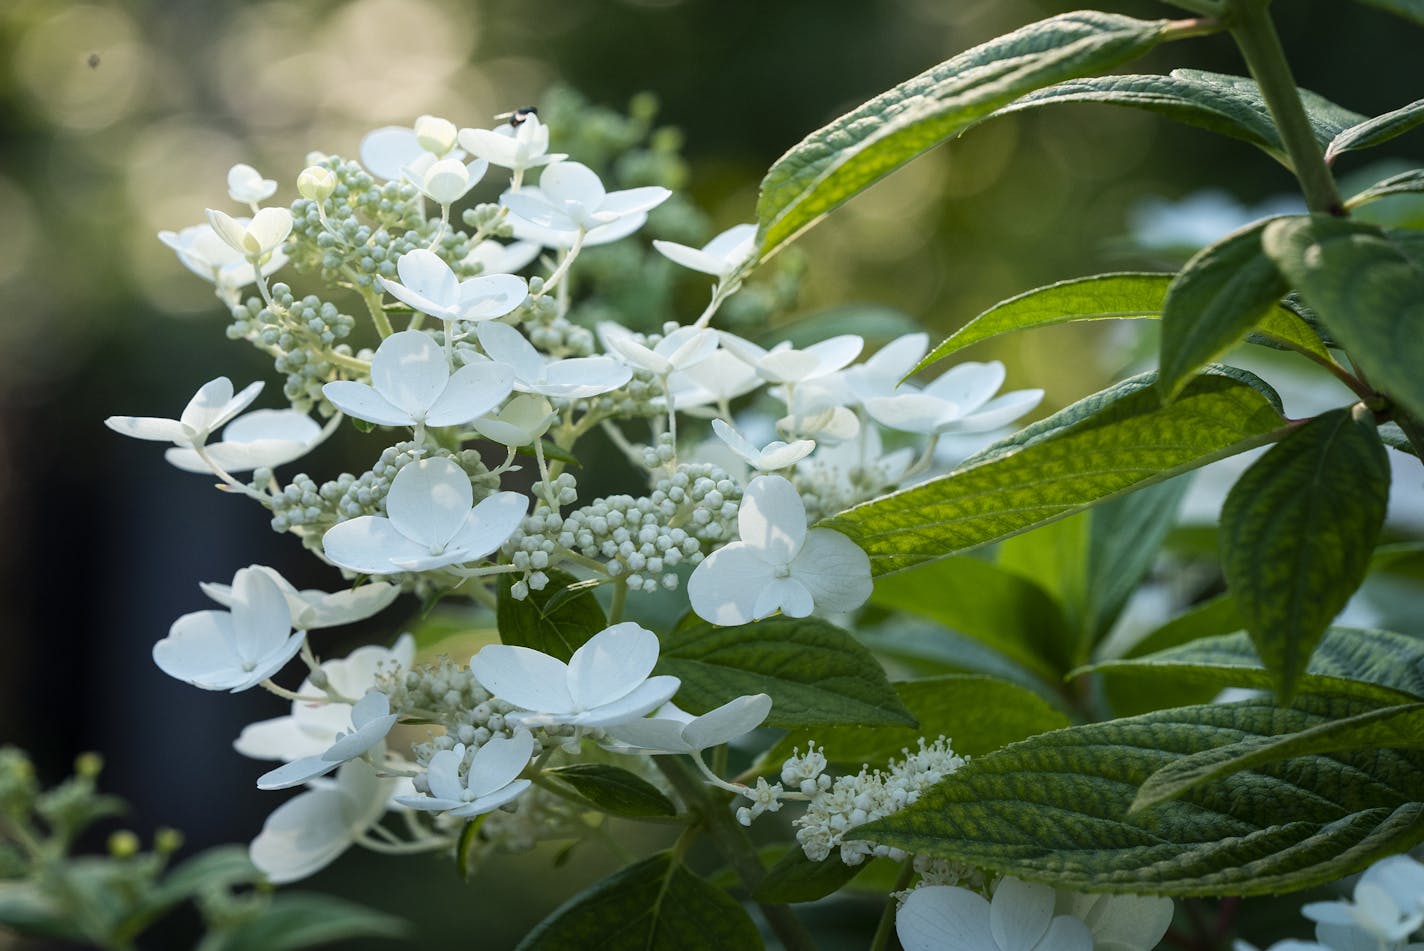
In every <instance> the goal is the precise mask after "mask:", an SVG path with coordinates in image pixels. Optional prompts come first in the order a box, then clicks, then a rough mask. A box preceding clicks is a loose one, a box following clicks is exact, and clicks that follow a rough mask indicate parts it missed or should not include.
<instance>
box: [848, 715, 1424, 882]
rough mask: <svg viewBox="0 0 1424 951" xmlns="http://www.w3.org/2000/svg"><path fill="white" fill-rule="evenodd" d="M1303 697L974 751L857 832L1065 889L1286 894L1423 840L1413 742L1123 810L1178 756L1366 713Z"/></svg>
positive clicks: (1264, 772) (1288, 766) (1098, 726)
mask: <svg viewBox="0 0 1424 951" xmlns="http://www.w3.org/2000/svg"><path fill="white" fill-rule="evenodd" d="M1297 704H1298V705H1297V706H1296V707H1294V708H1289V709H1282V708H1280V707H1277V706H1275V705H1274V704H1272V703H1269V702H1267V701H1265V700H1256V701H1244V702H1241V703H1228V704H1206V705H1202V706H1194V707H1181V708H1178V709H1174V710H1162V711H1158V712H1156V713H1149V714H1145V715H1143V716H1139V717H1132V718H1129V719H1124V720H1113V721H1109V722H1107V723H1095V724H1090V725H1087V726H1076V727H1070V728H1068V729H1066V730H1059V731H1057V732H1054V733H1047V734H1044V735H1042V736H1036V737H1033V738H1031V739H1028V740H1025V741H1023V742H1022V743H1015V744H1014V745H1013V746H1009V747H1006V748H1005V749H1002V750H999V751H997V752H994V753H990V754H988V755H987V756H980V757H975V758H974V759H971V760H970V761H969V762H968V763H967V764H965V765H964V766H963V767H961V768H960V769H959V770H958V771H957V772H955V773H953V774H951V775H950V776H948V777H946V778H945V779H944V781H943V782H941V783H939V784H938V785H936V786H935V787H934V788H932V789H930V790H928V791H927V792H925V793H924V794H923V795H922V796H921V797H920V799H919V800H918V801H917V802H915V803H914V804H913V805H911V806H909V807H908V808H906V809H903V810H901V811H900V812H897V813H895V814H894V815H892V816H889V817H887V818H885V819H880V820H877V821H875V822H872V823H869V824H867V825H865V826H861V827H860V828H859V829H857V830H856V835H857V836H858V837H863V838H865V839H869V840H871V841H874V842H879V843H882V844H885V845H891V846H896V847H898V848H902V849H906V850H907V851H912V852H916V853H921V854H928V855H933V856H937V857H940V858H945V859H952V860H956V861H961V862H967V863H969V864H971V865H978V866H983V867H985V868H990V869H993V870H995V871H998V872H1003V873H1005V874H1009V875H1014V876H1016V877H1018V878H1023V879H1027V880H1029V881H1039V882H1048V883H1050V884H1052V885H1055V886H1059V887H1064V888H1075V889H1084V890H1088V889H1091V890H1092V891H1106V892H1128V893H1134V892H1135V893H1141V892H1144V891H1149V892H1153V893H1156V894H1166V895H1264V894H1274V893H1278V892H1283V891H1293V890H1296V889H1300V888H1306V887H1309V886H1312V885H1320V884H1324V883H1325V882H1330V881H1333V880H1335V879H1337V878H1339V877H1341V876H1343V875H1348V874H1350V873H1352V872H1355V871H1358V870H1360V869H1361V868H1364V867H1365V866H1366V865H1368V864H1369V863H1370V862H1372V861H1374V860H1375V859H1378V858H1381V857H1383V856H1385V855H1390V854H1394V853H1397V852H1399V851H1400V850H1401V849H1407V848H1409V847H1410V846H1412V845H1414V844H1415V843H1417V842H1419V841H1421V840H1424V752H1420V751H1417V750H1407V751H1396V750H1372V751H1369V752H1365V753H1351V752H1338V753H1331V754H1327V755H1323V756H1312V757H1308V758H1306V759H1304V760H1297V759H1290V760H1283V761H1279V762H1273V763H1266V764H1262V765H1261V766H1260V767H1259V768H1258V769H1257V770H1255V771H1254V772H1251V773H1240V774H1236V775H1232V776H1227V777H1225V778H1223V779H1220V780H1217V781H1214V782H1211V783H1207V784H1205V785H1202V786H1199V787H1197V788H1195V789H1192V790H1190V791H1188V792H1187V793H1186V794H1185V795H1184V796H1183V797H1182V798H1181V799H1177V800H1172V801H1170V802H1165V803H1163V804H1161V805H1160V806H1157V807H1156V808H1154V809H1151V810H1148V811H1146V812H1142V813H1138V814H1135V815H1129V813H1128V809H1129V807H1130V806H1131V804H1132V801H1133V798H1134V796H1135V795H1136V792H1137V788H1138V787H1139V786H1141V785H1142V783H1144V782H1145V781H1146V780H1147V777H1149V776H1151V775H1152V774H1153V773H1155V772H1156V771H1157V770H1159V769H1161V768H1162V767H1163V766H1166V765H1167V764H1169V763H1171V762H1173V761H1174V760H1176V759H1178V758H1179V757H1182V756H1190V755H1191V754H1193V753H1198V752H1201V751H1202V750H1207V749H1211V748H1213V747H1217V746H1222V745H1225V744H1228V743H1237V742H1240V741H1243V740H1247V739H1250V738H1251V737H1273V736H1282V735H1285V734H1291V733H1299V732H1300V731H1302V730H1307V729H1310V728H1311V727H1314V726H1317V725H1319V724H1321V723H1327V722H1331V721H1333V720H1337V719H1340V718H1342V717H1348V716H1353V715H1355V714H1357V713H1361V712H1364V711H1365V710H1368V709H1372V708H1373V707H1374V705H1373V704H1364V703H1361V701H1359V700H1355V699H1350V698H1343V697H1324V696H1318V695H1311V696H1304V695H1303V696H1301V697H1300V698H1299V700H1298V701H1297Z"/></svg>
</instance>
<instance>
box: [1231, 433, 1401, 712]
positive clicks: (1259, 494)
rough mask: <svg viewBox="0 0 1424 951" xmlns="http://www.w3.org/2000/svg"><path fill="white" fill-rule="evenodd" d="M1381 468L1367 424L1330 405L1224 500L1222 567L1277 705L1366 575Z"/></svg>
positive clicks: (1381, 505)
mask: <svg viewBox="0 0 1424 951" xmlns="http://www.w3.org/2000/svg"><path fill="white" fill-rule="evenodd" d="M1389 474H1390V473H1389V459H1388V458H1387V457H1386V455H1385V451H1384V446H1383V445H1382V444H1381V443H1380V441H1379V436H1377V435H1376V434H1375V430H1374V426H1373V425H1372V424H1371V422H1370V421H1369V420H1368V419H1356V418H1355V417H1354V415H1352V413H1351V411H1350V410H1347V409H1340V410H1332V411H1331V412H1329V413H1324V414H1322V415H1320V416H1317V417H1316V418H1315V419H1312V420H1310V421H1309V422H1307V423H1305V424H1304V425H1303V426H1301V427H1300V428H1299V429H1297V430H1295V431H1294V432H1292V433H1291V434H1290V435H1288V436H1286V438H1285V439H1283V440H1281V441H1280V442H1279V443H1277V444H1276V445H1275V446H1272V447H1271V449H1270V451H1269V452H1267V453H1266V454H1265V455H1264V456H1262V457H1261V458H1260V459H1257V460H1256V461H1255V462H1254V463H1252V465H1251V468H1249V469H1247V470H1246V472H1245V473H1244V474H1243V475H1242V476H1241V478H1240V479H1238V480H1237V481H1236V484H1235V485H1234V486H1232V489H1231V492H1230V493H1229V494H1228V495H1227V496H1226V502H1225V504H1224V505H1223V506H1222V508H1221V561H1222V570H1223V571H1224V572H1225V574H1226V581H1227V584H1228V585H1229V587H1230V589H1231V594H1232V596H1233V597H1234V598H1235V599H1236V606H1237V609H1238V610H1239V611H1240V612H1241V617H1242V618H1243V619H1244V620H1245V622H1246V629H1247V630H1248V631H1250V632H1251V639H1252V641H1253V642H1254V643H1255V645H1256V651H1257V653H1258V654H1260V656H1261V659H1262V660H1263V661H1264V662H1265V664H1266V667H1267V669H1269V670H1270V671H1271V672H1272V673H1273V674H1274V675H1275V677H1276V693H1277V695H1278V696H1279V697H1280V698H1281V702H1282V703H1289V702H1290V698H1291V697H1292V696H1294V694H1295V690H1296V687H1297V686H1298V684H1299V681H1300V677H1301V675H1302V674H1303V673H1305V669H1306V665H1307V663H1309V661H1310V653H1311V651H1313V650H1314V649H1315V645H1316V643H1317V642H1318V641H1319V640H1320V636H1321V635H1322V634H1324V633H1325V628H1326V626H1327V625H1329V623H1330V621H1331V620H1332V619H1333V618H1334V617H1335V615H1336V614H1339V613H1340V610H1341V608H1343V607H1344V606H1345V602H1346V601H1348V600H1350V595H1352V594H1354V593H1355V589H1356V588H1358V587H1359V586H1360V582H1362V581H1364V579H1365V572H1366V571H1367V570H1368V569H1369V564H1370V552H1371V551H1372V550H1373V549H1374V544H1375V539H1376V538H1377V537H1378V535H1379V530H1380V526H1382V525H1383V524H1384V514H1385V507H1386V504H1387V502H1388V500H1389Z"/></svg>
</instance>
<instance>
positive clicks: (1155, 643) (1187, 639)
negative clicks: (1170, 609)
mask: <svg viewBox="0 0 1424 951" xmlns="http://www.w3.org/2000/svg"><path fill="white" fill-rule="evenodd" d="M1244 627H1245V625H1244V624H1243V623H1242V621H1241V612H1240V611H1238V610H1236V601H1235V599H1233V598H1232V597H1231V595H1229V594H1223V595H1220V596H1218V597H1215V598H1212V599H1211V600H1210V601H1205V602H1203V603H1201V604H1198V605H1195V606H1193V607H1192V608H1191V610H1189V611H1187V612H1186V613H1184V614H1182V615H1180V616H1178V617H1175V618H1173V619H1172V620H1170V621H1168V622H1167V623H1166V624H1163V625H1162V626H1161V627H1159V628H1156V629H1155V630H1152V631H1149V632H1148V633H1146V634H1144V635H1143V636H1142V638H1141V639H1140V640H1138V641H1137V642H1136V643H1135V644H1133V645H1132V646H1131V647H1130V648H1128V649H1127V651H1126V652H1125V653H1124V655H1123V656H1124V657H1143V656H1145V655H1147V654H1154V653H1156V652H1157V651H1163V650H1166V649H1167V648H1169V647H1178V646H1180V645H1182V644H1189V643H1191V642H1192V641H1198V640H1201V639H1202V638H1204V637H1218V636H1220V635H1222V634H1233V633H1235V632H1236V631H1239V630H1242V629H1243V628H1244Z"/></svg>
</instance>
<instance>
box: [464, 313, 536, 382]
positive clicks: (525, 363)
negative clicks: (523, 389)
mask: <svg viewBox="0 0 1424 951" xmlns="http://www.w3.org/2000/svg"><path fill="white" fill-rule="evenodd" d="M475 334H476V336H478V337H479V340H480V346H481V347H483V348H484V351H485V353H487V354H489V357H490V359H491V360H494V361H495V362H496V363H503V364H505V365H507V366H510V367H513V368H514V374H515V376H517V377H519V379H520V380H522V381H524V382H525V383H533V382H534V381H536V380H538V379H539V376H540V375H541V374H542V373H543V372H544V362H545V361H544V358H543V357H542V356H540V354H539V351H538V350H535V349H534V345H533V344H532V343H530V342H529V341H528V340H526V339H525V338H524V335H523V334H522V333H520V332H519V331H518V330H516V329H514V328H513V327H511V326H509V325H508V324H501V323H494V322H489V321H487V322H485V323H481V324H479V325H478V326H477V327H476V328H475Z"/></svg>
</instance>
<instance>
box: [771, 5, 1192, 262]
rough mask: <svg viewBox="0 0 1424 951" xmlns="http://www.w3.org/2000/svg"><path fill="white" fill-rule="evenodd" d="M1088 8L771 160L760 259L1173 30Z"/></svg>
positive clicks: (942, 70) (968, 59)
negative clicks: (887, 180) (978, 127)
mask: <svg viewBox="0 0 1424 951" xmlns="http://www.w3.org/2000/svg"><path fill="white" fill-rule="evenodd" d="M1169 25H1170V24H1169V21H1166V20H1154V21H1148V20H1134V19H1131V18H1130V17H1124V16H1116V15H1113V14H1108V13H1098V12H1093V11H1084V12H1078V13H1068V14H1064V15H1062V16H1056V17H1051V18H1049V19H1047V20H1042V21H1040V22H1038V23H1033V24H1030V25H1029V26H1026V27H1023V28H1021V29H1019V30H1015V31H1014V32H1013V33H1009V34H1007V35H1005V36H1001V37H998V38H997V39H994V40H990V41H989V42H988V43H984V44H982V45H980V46H977V47H975V48H974V49H971V50H968V51H967V52H964V53H961V54H959V55H958V56H955V57H953V58H952V59H950V60H948V61H946V62H944V63H941V64H940V65H939V66H936V67H934V68H932V69H930V70H928V71H926V72H924V73H921V74H920V75H919V76H916V77H914V78H913V79H909V80H906V81H905V82H903V83H901V84H900V85H898V86H896V87H895V88H893V89H890V90H888V91H886V92H884V93H881V94H880V95H879V96H876V97H875V98H874V99H872V100H870V101H869V102H867V103H865V104H863V105H861V106H860V107H858V108H856V109H855V110H853V111H852V112H849V113H847V114H846V115H844V116H841V117H840V118H839V119H836V120H835V121H833V122H831V123H830V124H829V125H827V126H825V127H823V128H821V129H819V130H817V131H816V132H813V133H811V135H809V136H807V137H806V138H805V139H803V140H802V141H801V142H800V143H799V144H797V145H796V146H793V147H792V149H791V150H790V151H789V152H787V153H786V154H785V155H783V156H782V157H781V158H779V159H777V161H776V164H774V165H772V167H771V169H770V171H768V172H767V174H766V177H765V178H764V179H762V183H761V196H760V198H759V200H758V201H757V221H758V223H759V232H758V240H759V244H760V254H759V256H760V258H762V259H765V258H767V257H770V256H771V255H772V254H774V253H775V252H776V251H777V250H779V249H780V248H781V247H782V246H783V245H784V244H786V243H787V242H788V241H790V240H792V239H793V238H795V237H796V236H797V235H799V234H800V233H801V232H803V231H805V230H806V229H807V228H809V227H811V225H813V224H815V223H816V222H817V221H819V220H820V219H821V218H822V217H823V216H824V215H825V214H826V213H827V212H829V211H831V210H832V209H833V208H835V207H836V206H838V205H840V204H841V203H842V202H844V201H846V200H847V199H849V198H851V197H852V196H854V195H856V194H858V193H859V192H861V191H863V190H864V189H865V188H866V187H867V186H869V185H871V184H872V183H874V182H876V181H878V180H879V179H881V178H883V177H884V176H885V175H888V174H889V173H890V172H892V171H894V170H895V169H896V168H899V167H900V166H901V165H903V164H905V163H906V162H908V161H909V160H910V159H912V158H914V157H915V156H917V155H919V154H920V153H921V152H924V151H925V150H927V149H929V148H932V147H933V146H935V145H938V144H939V143H941V142H943V141H945V140H947V139H949V138H952V137H953V136H955V135H957V134H958V133H960V132H961V131H963V130H964V129H965V128H966V127H968V126H969V125H970V124H972V123H973V122H974V121H975V120H977V119H981V118H983V117H984V116H987V115H988V114H989V113H991V112H993V111H994V110H995V109H997V108H999V107H1000V106H1003V105H1006V104H1007V103H1009V102H1012V101H1013V100H1014V99H1017V98H1018V97H1019V96H1022V95H1023V94H1025V93H1027V92H1030V91H1032V90H1034V89H1039V88H1042V87H1043V86H1047V85H1050V84H1052V83H1056V82H1061V81H1063V80H1065V79H1069V78H1072V77H1074V76H1082V75H1085V74H1088V73H1093V72H1098V71H1101V70H1105V69H1110V68H1111V67H1113V66H1115V65H1117V64H1119V63H1122V62H1125V61H1127V60H1129V59H1131V58H1133V57H1135V56H1139V55H1141V54H1142V53H1145V52H1146V51H1147V50H1149V49H1151V48H1152V47H1153V46H1155V45H1156V44H1157V43H1158V42H1159V41H1160V40H1161V38H1162V35H1163V32H1164V31H1165V30H1166V29H1167V28H1168V27H1169Z"/></svg>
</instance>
